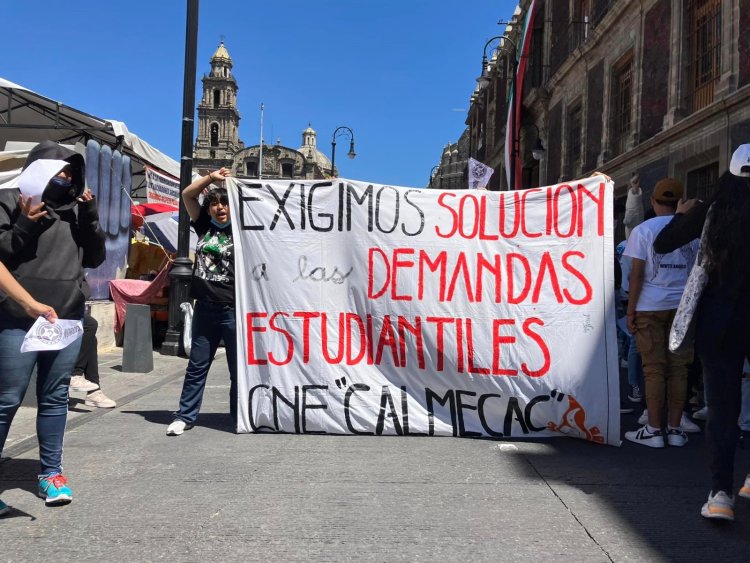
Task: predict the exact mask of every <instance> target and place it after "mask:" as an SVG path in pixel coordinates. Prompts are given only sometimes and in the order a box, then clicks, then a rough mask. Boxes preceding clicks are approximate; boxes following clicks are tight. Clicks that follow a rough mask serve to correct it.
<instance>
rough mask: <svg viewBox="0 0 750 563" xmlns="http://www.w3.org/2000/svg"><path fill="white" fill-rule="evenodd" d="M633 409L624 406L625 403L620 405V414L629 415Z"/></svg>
mask: <svg viewBox="0 0 750 563" xmlns="http://www.w3.org/2000/svg"><path fill="white" fill-rule="evenodd" d="M634 410H635V409H634V408H633V407H631V406H630V405H626V404H625V403H620V414H630V413H632V412H633V411H634Z"/></svg>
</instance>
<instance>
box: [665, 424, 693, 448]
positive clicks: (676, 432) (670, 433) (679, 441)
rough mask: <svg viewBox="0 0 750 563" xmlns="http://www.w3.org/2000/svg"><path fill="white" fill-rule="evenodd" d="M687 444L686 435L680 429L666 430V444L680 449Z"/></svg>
mask: <svg viewBox="0 0 750 563" xmlns="http://www.w3.org/2000/svg"><path fill="white" fill-rule="evenodd" d="M687 443H688V437H687V434H685V431H684V430H683V429H682V428H669V429H668V430H667V444H669V445H670V446H673V447H677V448H681V447H682V446H684V445H685V444H687Z"/></svg>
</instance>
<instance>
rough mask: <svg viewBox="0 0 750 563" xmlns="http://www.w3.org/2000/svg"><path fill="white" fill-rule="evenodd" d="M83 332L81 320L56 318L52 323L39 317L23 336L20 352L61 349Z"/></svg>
mask: <svg viewBox="0 0 750 563" xmlns="http://www.w3.org/2000/svg"><path fill="white" fill-rule="evenodd" d="M82 334H83V322H82V321H73V320H69V319H57V320H56V321H55V322H54V323H51V322H49V321H48V320H47V319H45V318H44V317H39V318H38V319H37V320H36V322H35V323H34V324H33V325H32V326H31V328H30V329H29V332H27V333H26V336H24V337H23V344H21V352H43V351H49V350H62V349H63V348H66V347H67V346H70V344H72V343H73V342H75V340H76V339H77V338H78V337H79V336H81V335H82Z"/></svg>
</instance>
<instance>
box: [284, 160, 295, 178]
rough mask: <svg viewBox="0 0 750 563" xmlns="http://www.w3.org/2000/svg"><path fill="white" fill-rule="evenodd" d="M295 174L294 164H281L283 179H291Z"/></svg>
mask: <svg viewBox="0 0 750 563" xmlns="http://www.w3.org/2000/svg"><path fill="white" fill-rule="evenodd" d="M293 172H294V165H293V164H291V163H289V162H284V163H282V164H281V177H282V178H291V177H292V173H293Z"/></svg>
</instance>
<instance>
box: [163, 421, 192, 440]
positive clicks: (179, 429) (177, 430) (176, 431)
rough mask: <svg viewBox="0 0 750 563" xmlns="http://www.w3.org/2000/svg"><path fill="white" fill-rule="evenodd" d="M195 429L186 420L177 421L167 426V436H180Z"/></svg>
mask: <svg viewBox="0 0 750 563" xmlns="http://www.w3.org/2000/svg"><path fill="white" fill-rule="evenodd" d="M192 427H193V425H192V424H188V423H187V422H185V421H184V420H179V419H177V420H175V421H174V422H172V424H170V425H169V426H167V436H180V435H182V433H183V432H185V430H190V429H191V428H192Z"/></svg>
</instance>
